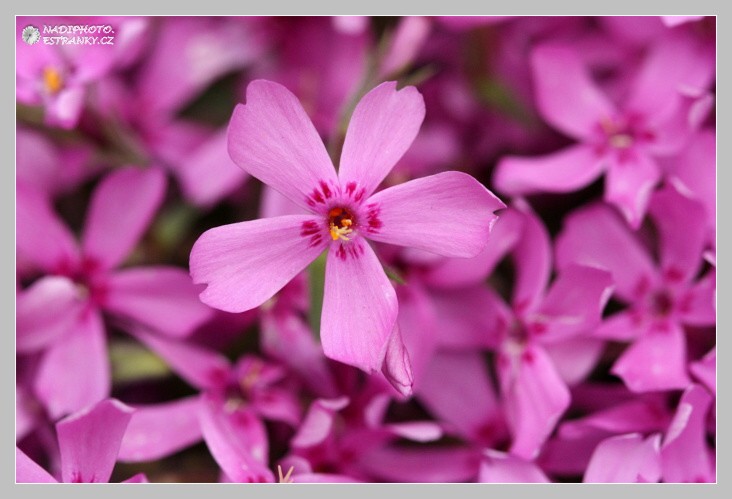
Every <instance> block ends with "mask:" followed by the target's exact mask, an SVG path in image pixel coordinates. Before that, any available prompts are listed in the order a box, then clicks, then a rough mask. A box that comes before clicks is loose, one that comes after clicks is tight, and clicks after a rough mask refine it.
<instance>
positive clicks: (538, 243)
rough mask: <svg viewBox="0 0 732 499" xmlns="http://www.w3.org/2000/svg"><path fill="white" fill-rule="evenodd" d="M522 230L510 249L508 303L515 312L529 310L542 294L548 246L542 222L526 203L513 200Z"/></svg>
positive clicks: (548, 264) (549, 262) (546, 281)
mask: <svg viewBox="0 0 732 499" xmlns="http://www.w3.org/2000/svg"><path fill="white" fill-rule="evenodd" d="M517 207H519V208H521V211H522V213H523V215H524V230H523V233H522V234H521V239H519V241H518V243H517V244H516V246H515V247H514V249H513V253H512V256H513V262H514V268H515V271H514V274H515V275H514V281H515V282H514V284H513V286H514V288H513V296H512V297H511V304H512V306H513V308H514V310H515V311H516V313H517V314H518V315H523V314H524V313H526V312H528V311H530V310H533V309H534V308H535V307H536V306H537V305H538V303H539V301H540V300H541V299H542V297H543V296H544V293H545V291H546V287H547V285H548V284H549V276H550V274H551V270H552V247H551V240H550V238H549V232H548V231H547V229H546V227H545V226H544V223H543V222H542V221H541V219H540V218H539V217H538V216H537V215H536V214H534V213H533V212H532V211H531V209H530V208H529V206H528V205H523V204H522V203H519V202H517Z"/></svg>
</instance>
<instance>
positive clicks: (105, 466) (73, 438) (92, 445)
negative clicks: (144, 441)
mask: <svg viewBox="0 0 732 499" xmlns="http://www.w3.org/2000/svg"><path fill="white" fill-rule="evenodd" d="M133 413H134V409H132V408H131V407H128V406H126V405H125V404H123V403H121V402H120V401H118V400H115V399H106V400H103V401H101V402H99V403H97V404H95V405H93V406H90V407H87V408H85V409H83V410H81V411H78V412H76V413H74V414H72V415H70V416H67V417H66V418H64V419H62V420H61V421H59V422H58V423H56V433H57V434H58V446H59V451H60V454H61V456H60V460H61V480H60V481H61V482H63V483H106V482H108V481H109V478H110V477H111V476H112V470H113V469H114V464H115V462H116V461H117V452H118V451H119V447H120V443H121V442H122V437H123V436H124V434H125V430H126V429H127V425H128V423H129V422H130V418H131V417H132V414H133ZM15 480H16V482H18V483H58V482H59V480H58V479H57V477H54V476H52V475H51V474H50V473H48V471H46V470H44V469H43V468H42V467H41V466H40V465H38V464H37V463H36V462H35V461H33V460H32V459H31V458H30V457H28V455H27V454H26V453H25V452H23V451H22V450H21V449H19V448H18V447H16V448H15ZM141 482H147V478H146V477H145V475H144V474H142V473H140V474H137V475H135V476H133V477H131V478H129V479H127V480H125V481H124V483H141Z"/></svg>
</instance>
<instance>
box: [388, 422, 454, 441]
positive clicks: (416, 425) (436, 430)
mask: <svg viewBox="0 0 732 499" xmlns="http://www.w3.org/2000/svg"><path fill="white" fill-rule="evenodd" d="M383 428H384V429H385V430H387V431H389V432H390V433H392V434H393V435H396V436H398V437H401V438H405V439H407V440H411V441H412V442H422V443H424V442H434V441H435V440H439V439H440V438H441V437H442V428H441V427H440V425H438V424H437V423H433V422H431V421H410V422H407V423H394V424H388V425H384V426H383Z"/></svg>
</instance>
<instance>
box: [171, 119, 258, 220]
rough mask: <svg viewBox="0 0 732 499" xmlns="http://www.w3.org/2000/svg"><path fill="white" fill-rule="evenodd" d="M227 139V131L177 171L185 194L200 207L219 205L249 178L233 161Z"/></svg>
mask: <svg viewBox="0 0 732 499" xmlns="http://www.w3.org/2000/svg"><path fill="white" fill-rule="evenodd" d="M227 140H228V139H227V131H226V130H225V129H224V130H221V131H220V132H218V133H217V134H216V135H214V136H213V137H212V138H211V139H210V140H208V141H207V142H206V143H204V144H203V145H202V146H200V147H199V148H197V149H196V150H195V151H194V152H193V153H192V154H190V155H188V156H187V157H186V158H185V159H184V160H183V161H182V162H181V163H180V164H179V165H178V168H176V173H177V176H178V179H179V181H180V183H181V187H182V189H183V193H184V194H185V196H186V198H188V199H190V200H191V201H193V202H194V203H195V204H196V205H198V206H206V207H207V206H211V205H213V204H215V203H216V202H218V201H220V200H221V199H223V198H224V197H226V196H228V195H229V194H231V193H233V192H234V191H235V190H236V189H237V188H239V187H241V186H242V185H243V184H244V182H245V181H246V179H247V178H249V175H247V173H246V172H244V171H243V170H242V169H241V168H239V167H238V166H236V163H234V162H233V161H232V160H231V157H230V156H229V151H228V150H227Z"/></svg>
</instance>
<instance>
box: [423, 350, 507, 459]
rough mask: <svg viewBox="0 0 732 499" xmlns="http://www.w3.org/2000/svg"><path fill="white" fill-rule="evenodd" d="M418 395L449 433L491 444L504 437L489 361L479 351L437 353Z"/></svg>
mask: <svg viewBox="0 0 732 499" xmlns="http://www.w3.org/2000/svg"><path fill="white" fill-rule="evenodd" d="M416 396H417V398H418V399H419V401H420V402H421V403H422V404H423V405H424V406H425V407H426V409H427V410H428V411H429V412H430V413H431V414H433V415H434V416H435V417H436V419H437V420H438V422H441V423H442V426H443V427H444V428H445V429H446V430H447V431H449V432H451V433H454V434H457V435H460V436H462V437H464V438H467V439H470V440H476V441H477V442H479V443H480V444H483V445H490V444H492V443H493V440H494V439H497V438H499V437H500V436H501V432H502V428H501V414H500V407H499V404H498V397H497V395H496V393H495V390H494V389H493V383H492V380H491V376H490V374H489V372H488V370H487V368H486V364H485V362H484V360H483V358H482V357H481V355H480V353H478V352H477V351H462V352H461V351H450V350H443V351H441V352H439V353H437V354H436V355H434V356H433V358H432V361H431V362H430V363H429V365H428V366H427V370H426V371H425V373H424V376H423V377H422V379H421V381H420V385H419V386H418V390H417V392H416Z"/></svg>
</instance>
